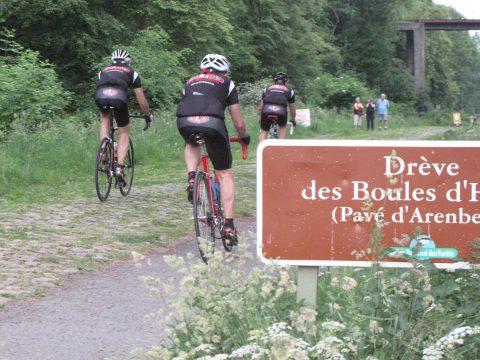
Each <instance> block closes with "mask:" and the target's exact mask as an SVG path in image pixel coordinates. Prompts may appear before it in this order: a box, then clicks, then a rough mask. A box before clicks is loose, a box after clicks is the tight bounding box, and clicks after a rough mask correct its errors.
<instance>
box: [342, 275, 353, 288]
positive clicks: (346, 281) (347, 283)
mask: <svg viewBox="0 0 480 360" xmlns="http://www.w3.org/2000/svg"><path fill="white" fill-rule="evenodd" d="M356 286H357V281H356V280H355V279H354V278H351V277H349V276H344V277H343V279H342V289H343V290H345V291H348V290H352V289H353V288H354V287H356Z"/></svg>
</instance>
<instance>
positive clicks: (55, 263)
mask: <svg viewBox="0 0 480 360" xmlns="http://www.w3.org/2000/svg"><path fill="white" fill-rule="evenodd" d="M443 132H445V128H438V130H437V129H435V130H433V129H431V128H428V130H427V129H425V131H424V136H421V135H419V132H418V131H412V132H408V138H411V137H415V139H419V138H424V137H425V138H426V137H431V136H432V135H436V134H441V133H443ZM402 135H403V134H402ZM419 136H421V137H419ZM254 172H255V167H254V166H252V165H246V166H239V167H238V171H237V174H238V175H241V176H237V192H238V195H239V196H238V205H239V206H240V207H241V210H240V212H239V213H240V215H247V214H252V213H253V209H254V201H255V174H254ZM184 197H185V192H184V184H183V183H170V184H163V185H154V186H150V187H144V188H137V189H135V188H134V189H133V192H132V194H131V195H129V196H128V197H127V198H125V199H122V198H120V196H119V195H117V196H113V197H112V198H111V199H109V201H108V204H111V205H113V204H115V211H111V209H112V208H108V209H107V211H106V210H105V209H106V207H105V206H104V204H99V202H98V200H97V199H95V198H94V197H92V198H89V199H78V200H76V201H74V202H72V203H69V204H61V205H50V206H46V207H45V206H30V207H28V208H26V209H23V210H20V211H15V212H3V213H0V224H1V225H2V231H1V232H0V244H1V246H0V252H1V254H2V255H1V256H2V264H1V265H0V295H1V297H0V300H1V302H2V303H4V304H5V303H6V305H5V307H4V308H3V309H2V310H0V359H101V358H104V357H106V356H120V355H122V354H126V353H128V351H129V350H131V349H133V348H135V347H149V346H152V345H155V344H158V343H159V342H161V341H162V340H165V339H166V336H167V333H166V332H165V329H164V328H161V329H158V328H156V327H155V325H154V324H153V323H150V322H146V321H144V316H145V315H146V314H149V313H151V312H154V311H157V310H159V309H161V308H165V307H166V304H165V302H164V301H163V300H160V299H155V298H152V297H151V296H150V295H149V294H148V291H147V289H146V287H145V286H144V285H143V284H142V283H141V281H140V280H139V276H145V275H147V276H148V275H150V276H154V277H158V278H160V279H171V278H174V279H176V278H179V276H178V274H176V273H174V272H173V271H172V270H170V268H169V267H168V266H167V265H166V264H165V263H164V261H163V257H162V256H163V254H176V255H180V256H185V255H186V254H187V253H188V252H193V253H194V254H196V253H197V249H196V247H195V245H194V242H193V236H192V235H189V236H187V237H182V236H178V234H179V233H181V232H185V231H186V230H187V229H189V228H191V227H192V222H191V208H190V206H188V204H187V203H186V202H185V203H183V202H180V203H179V199H183V198H184ZM124 224H128V226H125V225H124ZM239 225H240V226H239V228H240V230H241V231H242V232H243V233H244V234H247V233H249V230H254V227H255V221H254V219H251V218H250V219H245V220H243V221H241V222H240V223H239ZM175 237H176V238H181V240H177V241H176V242H175V245H174V246H170V247H168V246H167V247H165V246H156V245H165V244H166V243H168V241H169V240H171V239H172V238H175ZM244 239H245V240H244V241H247V242H248V243H249V244H250V248H251V251H253V249H254V246H253V243H254V239H253V236H251V235H250V236H247V237H244ZM152 246H154V247H155V250H154V251H152V252H151V253H150V262H151V266H147V267H145V266H144V267H142V268H136V267H135V265H134V264H133V262H131V261H120V262H117V263H113V264H111V265H109V266H107V267H104V268H103V269H101V271H99V272H97V273H95V274H93V275H90V274H85V272H84V271H83V272H82V274H81V275H75V276H72V275H70V274H72V273H75V272H79V270H91V269H94V268H95V267H96V266H97V265H98V264H99V263H101V262H102V261H106V260H110V259H112V258H116V257H122V256H123V257H125V256H126V255H127V254H129V253H130V251H132V250H137V251H142V250H143V251H145V250H146V249H151V248H152ZM248 266H249V267H253V266H255V264H254V263H249V265H248ZM63 282H65V284H66V285H65V286H63V287H58V285H60V284H62V283H63ZM31 295H37V298H31ZM38 295H45V297H42V298H38ZM24 296H27V297H29V299H28V300H23V301H9V300H11V299H12V298H22V297H24ZM7 302H8V303H7Z"/></svg>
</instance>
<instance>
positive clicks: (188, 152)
mask: <svg viewBox="0 0 480 360" xmlns="http://www.w3.org/2000/svg"><path fill="white" fill-rule="evenodd" d="M201 149H202V148H201V147H200V145H192V144H188V143H186V144H185V163H186V164H187V170H188V172H191V171H197V168H198V164H200V156H201Z"/></svg>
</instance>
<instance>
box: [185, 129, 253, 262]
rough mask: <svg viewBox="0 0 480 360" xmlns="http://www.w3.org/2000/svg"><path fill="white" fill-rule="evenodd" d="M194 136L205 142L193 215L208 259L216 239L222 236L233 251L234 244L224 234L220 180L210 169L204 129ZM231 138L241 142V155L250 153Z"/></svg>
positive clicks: (203, 257)
mask: <svg viewBox="0 0 480 360" xmlns="http://www.w3.org/2000/svg"><path fill="white" fill-rule="evenodd" d="M192 140H193V141H195V143H197V144H199V145H201V146H202V157H201V169H197V172H196V174H195V182H194V184H193V189H194V190H193V219H194V223H195V234H196V238H197V244H198V249H199V251H200V256H201V258H202V260H203V261H204V262H205V263H208V260H209V259H210V258H211V257H212V256H213V254H214V251H215V242H216V240H219V239H221V240H222V244H223V247H224V249H225V251H227V252H231V251H232V248H233V245H232V244H230V243H229V242H228V240H227V239H226V238H225V237H224V236H223V226H224V217H223V212H222V204H221V201H220V192H221V189H220V184H219V181H218V179H217V177H216V175H215V173H214V172H212V171H211V170H210V161H209V156H208V153H207V149H206V145H205V136H204V134H202V133H195V134H193V135H192ZM230 142H238V143H240V145H241V146H242V158H243V160H246V159H247V157H248V148H247V145H246V144H245V143H244V142H242V141H241V140H240V139H239V138H237V137H230Z"/></svg>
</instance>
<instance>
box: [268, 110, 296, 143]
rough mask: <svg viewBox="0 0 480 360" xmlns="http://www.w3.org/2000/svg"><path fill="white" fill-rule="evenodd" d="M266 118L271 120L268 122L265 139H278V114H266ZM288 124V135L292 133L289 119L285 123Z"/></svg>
mask: <svg viewBox="0 0 480 360" xmlns="http://www.w3.org/2000/svg"><path fill="white" fill-rule="evenodd" d="M267 120H269V121H271V123H270V129H269V131H268V135H267V139H278V130H279V128H280V127H279V126H278V123H277V120H278V115H268V116H267ZM287 125H288V126H290V135H292V134H293V124H292V123H291V122H290V121H289V122H288V123H287Z"/></svg>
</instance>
